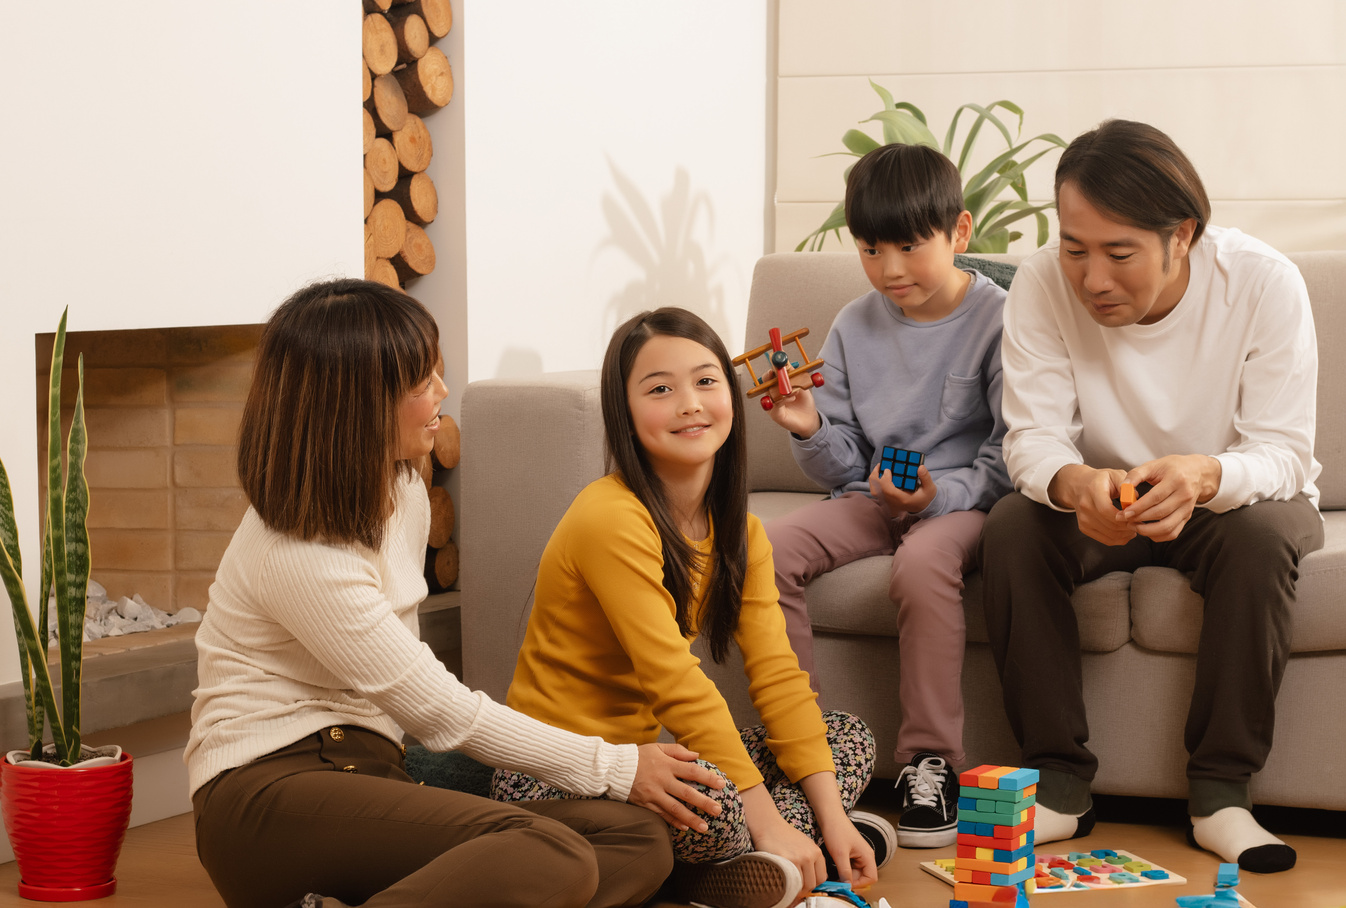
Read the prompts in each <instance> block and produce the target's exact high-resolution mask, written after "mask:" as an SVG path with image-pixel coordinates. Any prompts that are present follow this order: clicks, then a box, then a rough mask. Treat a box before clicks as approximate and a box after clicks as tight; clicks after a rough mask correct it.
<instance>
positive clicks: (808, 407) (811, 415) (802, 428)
mask: <svg viewBox="0 0 1346 908" xmlns="http://www.w3.org/2000/svg"><path fill="white" fill-rule="evenodd" d="M767 393H768V394H770V393H771V392H770V391H768V392H767ZM774 400H775V406H774V407H772V408H771V409H770V410H767V411H766V412H767V415H768V416H770V417H771V418H772V419H773V420H775V422H776V425H778V426H780V427H781V428H783V429H788V430H790V431H791V432H793V433H794V434H796V435H798V436H799V437H800V438H811V437H813V433H814V432H817V431H818V430H819V429H821V428H822V427H823V420H822V417H820V416H819V415H818V407H817V405H816V404H814V402H813V389H811V388H810V387H809V386H808V385H805V386H804V387H802V388H796V387H795V386H794V385H791V386H790V393H789V394H787V395H785V396H784V397H779V398H774Z"/></svg>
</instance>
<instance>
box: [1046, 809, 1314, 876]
mask: <svg viewBox="0 0 1346 908" xmlns="http://www.w3.org/2000/svg"><path fill="white" fill-rule="evenodd" d="M1039 810H1040V808H1039ZM1038 815H1039V816H1041V813H1040V812H1039V814H1038ZM1192 838H1194V839H1195V840H1196V843H1197V844H1198V845H1200V846H1201V847H1202V848H1204V849H1206V850H1207V851H1213V852H1215V853H1216V854H1218V855H1219V856H1220V857H1221V858H1222V859H1223V860H1225V861H1228V862H1229V863H1231V864H1232V863H1235V862H1237V863H1238V865H1239V867H1241V868H1243V869H1244V870H1251V871H1252V872H1253V873H1276V872H1278V871H1281V870H1289V869H1290V868H1291V867H1293V866H1295V850H1294V849H1293V848H1291V847H1290V846H1289V845H1287V844H1285V843H1284V842H1282V841H1281V840H1280V839H1278V838H1276V837H1275V836H1274V835H1272V834H1271V833H1269V832H1267V831H1266V830H1265V829H1263V828H1262V827H1261V826H1260V825H1259V824H1258V822H1257V821H1256V820H1254V819H1253V815H1252V814H1251V813H1250V812H1248V811H1247V810H1245V809H1244V808H1242V807H1224V808H1221V809H1220V810H1217V811H1215V813H1213V814H1211V815H1210V816H1208V817H1192Z"/></svg>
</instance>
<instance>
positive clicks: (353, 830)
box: [192, 725, 673, 908]
mask: <svg viewBox="0 0 1346 908" xmlns="http://www.w3.org/2000/svg"><path fill="white" fill-rule="evenodd" d="M334 732H335V734H334ZM337 738H339V739H340V740H336V739H337ZM192 804H193V807H194V808H195V813H196V849H197V854H198V855H199V856H200V858H201V863H202V865H203V866H204V867H205V868H206V872H207V873H209V874H210V878H211V881H212V882H214V884H215V888H216V889H218V890H219V892H220V895H221V896H222V897H223V899H224V902H225V904H226V905H228V906H229V908H283V906H286V905H288V904H290V903H291V902H293V901H295V900H296V899H299V898H302V897H303V896H304V895H305V894H306V893H309V892H316V893H318V894H319V895H322V896H324V897H325V898H326V899H329V900H330V899H339V900H340V901H341V902H342V903H344V904H346V905H361V904H363V905H365V906H367V908H401V906H411V905H421V906H431V905H445V906H455V908H473V906H488V905H489V906H493V908H494V906H502V908H506V906H509V908H512V906H519V908H524V906H531V908H535V906H550V908H562V906H569V908H583V906H592V908H598V906H620V905H643V904H644V903H645V901H646V900H647V899H649V898H650V897H651V896H652V895H653V894H654V893H655V891H656V890H657V889H658V888H659V886H660V884H662V883H663V881H664V879H665V878H666V877H667V876H668V874H669V872H670V871H671V870H672V868H673V846H672V842H671V838H670V834H669V828H668V825H667V824H666V823H665V822H664V821H663V820H661V819H660V818H659V817H658V816H656V815H655V814H654V813H652V812H651V811H649V810H646V809H645V808H643V807H633V806H631V805H630V804H621V803H618V802H616V801H608V800H583V801H534V802H531V803H528V804H501V803H498V802H496V801H491V800H488V799H486V798H481V797H477V796H476V795H470V794H465V793H463V792H460V791H449V790H447V789H443V788H432V787H430V786H422V785H417V784H416V783H415V782H413V781H412V780H411V778H410V777H409V776H408V775H407V774H406V772H404V771H403V764H402V751H401V748H400V747H399V746H398V745H396V744H394V743H393V742H391V741H389V740H388V739H386V738H384V737H382V736H381V735H378V734H375V733H374V732H371V731H368V730H366V729H362V728H358V727H355V726H350V725H343V726H335V727H333V728H325V729H323V730H322V731H321V732H318V733H316V734H312V735H309V736H307V737H305V738H303V739H301V740H299V741H297V742H295V743H294V744H291V745H289V746H288V747H282V748H281V749H279V750H277V751H275V752H273V753H270V754H268V755H266V756H264V757H261V758H259V759H257V760H254V761H253V762H251V763H248V764H245V765H243V766H240V767H238V768H237V769H231V770H227V771H225V772H222V773H220V774H219V775H218V776H216V777H215V778H214V779H211V780H210V781H209V782H207V783H206V784H205V785H204V786H202V787H201V788H200V789H199V790H198V791H197V792H196V794H195V795H193V797H192ZM329 904H331V902H329Z"/></svg>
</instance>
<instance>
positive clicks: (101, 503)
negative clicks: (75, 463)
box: [36, 325, 261, 612]
mask: <svg viewBox="0 0 1346 908" xmlns="http://www.w3.org/2000/svg"><path fill="white" fill-rule="evenodd" d="M260 335H261V326H260V325H228V326H219V327H194V328H158V329H142V330H121V331H80V332H71V333H70V334H69V335H68V336H67V338H66V351H65V375H64V383H63V386H62V391H61V394H62V405H63V406H62V409H63V413H62V416H63V420H62V422H63V431H68V429H69V425H70V417H71V413H72V412H73V409H74V399H75V387H76V384H75V376H76V372H75V364H76V360H77V358H78V357H79V356H80V355H81V354H82V355H83V357H84V407H85V418H86V420H87V423H88V428H89V452H88V458H87V461H86V466H85V471H86V474H87V476H88V480H89V547H90V554H91V565H92V570H91V577H92V578H93V579H94V580H97V581H98V582H99V583H101V584H102V585H103V586H104V587H106V588H107V593H108V596H109V597H110V598H112V599H117V598H119V597H122V596H132V595H134V594H137V593H138V594H140V596H141V597H142V598H143V599H144V600H145V601H146V602H147V603H148V604H150V605H152V606H154V607H155V608H159V609H162V610H164V611H166V612H177V611H178V610H179V609H182V608H186V607H189V606H190V607H193V608H196V609H202V610H204V609H205V607H206V601H207V598H208V593H207V591H208V590H209V587H210V584H211V582H212V581H213V580H214V577H215V571H216V569H217V568H218V567H219V563H220V557H221V556H222V555H223V553H224V549H225V547H226V546H227V545H228V544H229V539H230V538H231V537H232V535H233V532H234V529H235V528H236V527H237V526H238V523H239V521H240V520H241V519H242V517H243V513H244V511H245V510H246V509H247V499H246V498H245V496H244V494H243V491H242V490H241V489H240V488H239V485H238V477H237V473H236V470H235V466H234V460H235V452H236V449H237V448H236V446H237V434H238V425H239V420H240V418H241V416H242V412H243V402H244V399H245V397H246V396H247V392H248V385H249V383H250V381H251V379H252V366H253V360H254V358H255V355H256V348H257V342H258V338H259V337H260ZM54 337H55V335H53V334H45V335H38V336H37V340H36V362H37V364H38V375H37V392H38V400H37V419H38V427H39V428H38V433H37V438H38V442H37V443H38V462H39V463H45V462H46V461H45V458H46V443H47V438H46V431H45V426H46V420H47V388H48V374H49V372H48V370H49V369H50V363H51V347H52V344H53V342H54ZM45 481H46V474H45V470H39V482H40V483H42V485H43V486H44V488H43V493H44V495H45ZM43 500H44V501H45V497H44V499H43Z"/></svg>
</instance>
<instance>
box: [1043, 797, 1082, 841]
mask: <svg viewBox="0 0 1346 908" xmlns="http://www.w3.org/2000/svg"><path fill="white" fill-rule="evenodd" d="M1035 807H1036V810H1034V815H1033V842H1034V843H1035V844H1041V843H1043V842H1060V841H1063V840H1065V839H1082V838H1084V837H1085V836H1087V835H1088V834H1089V833H1091V832H1093V831H1094V823H1095V822H1096V821H1097V817H1096V816H1095V815H1094V808H1093V807H1090V808H1089V809H1088V810H1086V811H1085V812H1084V813H1082V814H1078V815H1076V814H1068V813H1057V812H1056V811H1055V810H1052V809H1051V808H1050V807H1047V806H1046V805H1044V804H1043V803H1042V802H1041V801H1039V802H1038V803H1037V804H1036V805H1035Z"/></svg>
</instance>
